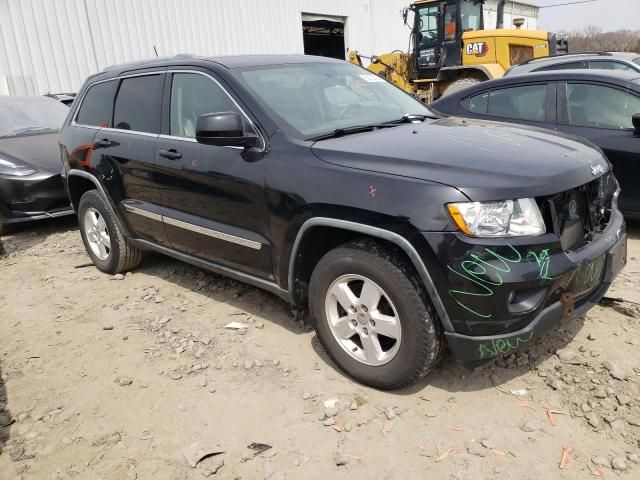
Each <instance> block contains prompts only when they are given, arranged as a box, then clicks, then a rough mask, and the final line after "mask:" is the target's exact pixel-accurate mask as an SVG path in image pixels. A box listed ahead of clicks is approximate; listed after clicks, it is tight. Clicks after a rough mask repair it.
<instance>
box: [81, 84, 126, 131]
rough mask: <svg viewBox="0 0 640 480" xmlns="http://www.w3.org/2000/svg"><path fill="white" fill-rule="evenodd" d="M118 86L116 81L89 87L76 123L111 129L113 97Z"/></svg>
mask: <svg viewBox="0 0 640 480" xmlns="http://www.w3.org/2000/svg"><path fill="white" fill-rule="evenodd" d="M117 86H118V82H117V80H115V81H108V82H102V83H98V84H96V85H93V86H91V87H89V90H87V93H86V94H85V96H84V99H83V100H82V105H80V109H79V110H78V115H77V117H76V123H79V124H81V125H90V126H93V127H110V126H111V109H112V107H113V97H114V95H115V92H116V87H117Z"/></svg>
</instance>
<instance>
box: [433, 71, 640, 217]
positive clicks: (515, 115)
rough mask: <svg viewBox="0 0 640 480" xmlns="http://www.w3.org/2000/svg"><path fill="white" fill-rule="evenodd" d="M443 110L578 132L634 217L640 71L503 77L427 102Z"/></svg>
mask: <svg viewBox="0 0 640 480" xmlns="http://www.w3.org/2000/svg"><path fill="white" fill-rule="evenodd" d="M431 106H432V108H434V109H436V110H437V111H438V112H441V113H443V114H446V115H454V116H457V117H468V118H477V119H486V120H496V121H501V122H513V123H521V124H525V125H531V126H535V127H542V128H548V129H551V130H556V131H558V132H564V133H567V134H571V135H578V136H581V137H585V138H586V139H588V140H590V141H591V142H593V143H594V144H596V145H597V146H598V147H600V148H601V149H602V150H603V151H604V153H605V154H606V156H607V158H608V159H609V161H610V162H611V164H612V165H613V172H614V174H615V176H616V178H617V179H618V182H620V187H621V189H622V192H621V194H620V198H619V205H620V209H621V210H622V211H623V212H624V213H625V215H626V216H628V217H629V218H631V217H634V218H638V217H640V73H625V72H607V71H603V70H559V71H549V72H540V73H530V74H528V75H517V76H509V77H503V78H501V79H498V80H492V81H488V82H483V83H481V84H479V85H477V86H473V87H471V88H468V89H465V90H462V91H460V92H456V93H453V94H451V95H448V96H446V97H443V98H441V99H439V100H437V101H436V102H434V103H432V104H431Z"/></svg>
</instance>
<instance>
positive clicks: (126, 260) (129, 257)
mask: <svg viewBox="0 0 640 480" xmlns="http://www.w3.org/2000/svg"><path fill="white" fill-rule="evenodd" d="M89 208H93V209H95V210H96V211H97V212H98V214H99V215H100V216H102V218H103V219H104V221H105V223H106V226H107V231H108V233H109V237H110V240H111V248H110V249H109V252H108V256H107V258H106V259H104V260H103V259H100V258H99V257H98V256H96V255H95V254H94V252H93V250H92V249H91V247H90V245H89V241H88V240H87V232H86V231H85V223H84V220H83V219H84V218H85V214H86V212H87V210H88V209H89ZM78 224H79V226H80V234H81V236H82V242H83V243H84V247H85V249H86V250H87V253H88V254H89V257H91V261H93V264H94V265H95V266H96V267H97V268H98V270H100V271H101V272H104V273H108V274H110V275H113V274H116V273H121V272H125V271H127V270H131V269H132V268H135V267H137V266H138V265H139V264H140V261H141V260H142V251H140V249H138V248H136V247H135V246H134V245H133V244H132V243H131V242H130V241H129V240H128V239H126V238H125V237H124V236H123V235H122V232H121V231H120V230H119V229H118V226H117V224H116V221H115V218H114V217H113V214H112V213H111V209H110V208H109V206H108V205H107V203H106V200H105V199H104V198H103V197H102V195H100V194H99V193H98V192H97V191H96V190H89V191H88V192H86V193H85V194H84V195H82V198H81V199H80V204H79V206H78Z"/></svg>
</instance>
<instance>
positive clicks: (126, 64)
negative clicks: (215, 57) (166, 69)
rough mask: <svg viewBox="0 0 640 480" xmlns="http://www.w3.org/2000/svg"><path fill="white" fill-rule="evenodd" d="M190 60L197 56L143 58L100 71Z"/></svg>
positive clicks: (185, 54)
mask: <svg viewBox="0 0 640 480" xmlns="http://www.w3.org/2000/svg"><path fill="white" fill-rule="evenodd" d="M190 58H199V57H198V55H195V54H192V53H178V54H177V55H172V56H168V57H159V58H158V57H156V58H144V59H141V60H136V61H133V62H124V63H115V64H113V65H109V66H107V67H105V68H103V69H102V71H103V72H109V71H111V70H117V69H119V68H124V67H129V66H134V65H144V64H145V63H153V62H158V61H168V60H182V59H190Z"/></svg>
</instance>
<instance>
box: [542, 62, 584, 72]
mask: <svg viewBox="0 0 640 480" xmlns="http://www.w3.org/2000/svg"><path fill="white" fill-rule="evenodd" d="M576 68H577V69H582V68H587V65H586V64H585V62H570V63H558V64H556V65H549V66H548V67H542V68H538V69H537V70H535V71H536V72H545V71H548V70H574V69H576Z"/></svg>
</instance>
